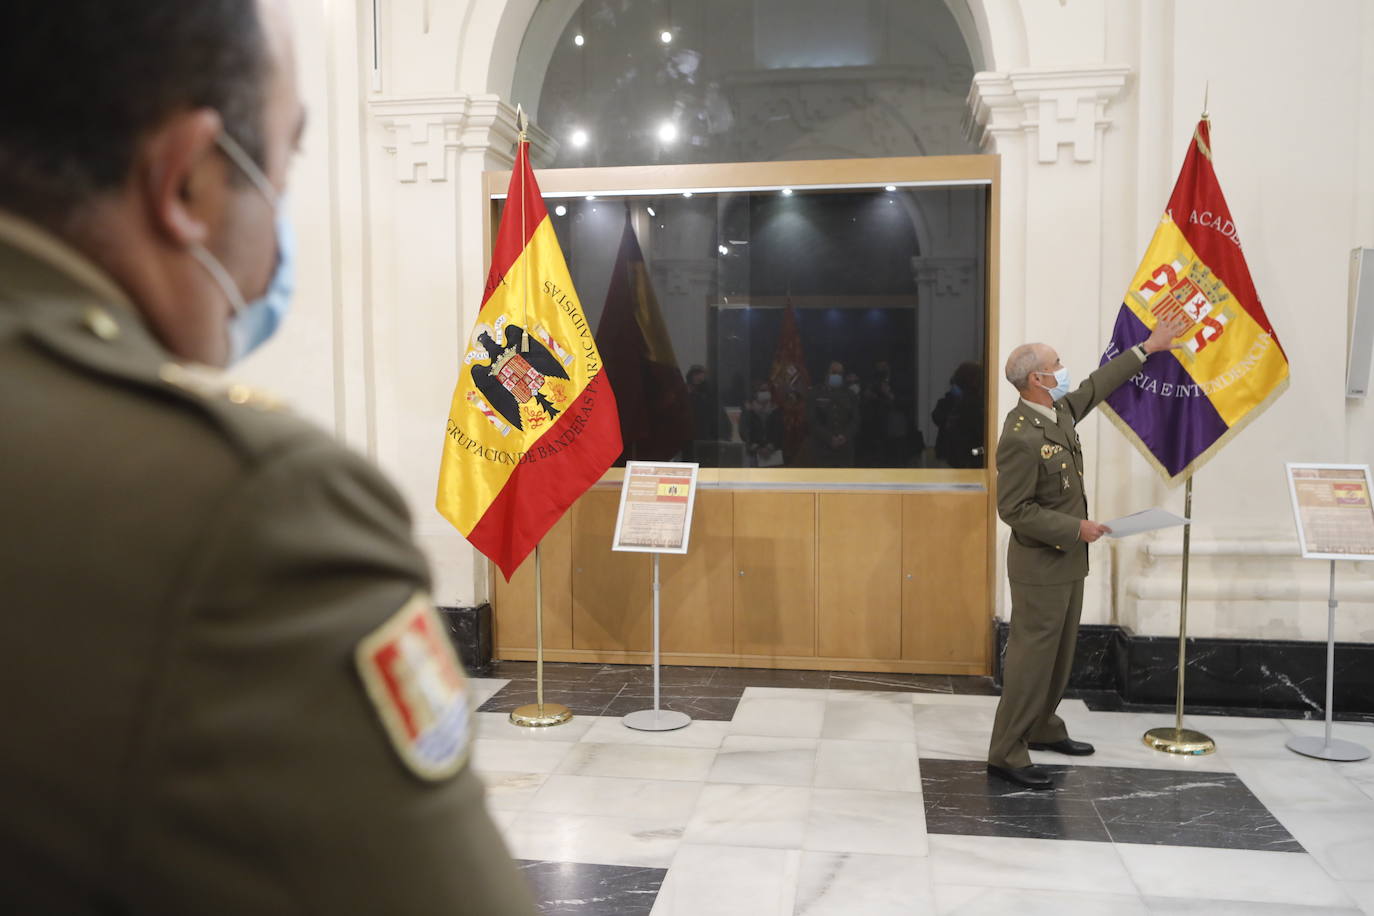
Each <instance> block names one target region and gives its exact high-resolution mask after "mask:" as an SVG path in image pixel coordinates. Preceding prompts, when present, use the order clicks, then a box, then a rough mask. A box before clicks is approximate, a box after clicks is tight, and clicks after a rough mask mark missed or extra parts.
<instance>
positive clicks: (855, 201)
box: [551, 184, 987, 468]
mask: <svg viewBox="0 0 1374 916" xmlns="http://www.w3.org/2000/svg"><path fill="white" fill-rule="evenodd" d="M559 203H560V205H562V206H565V207H566V212H565V213H564V214H563V215H561V216H560V215H557V213H558V209H557V208H556V207H555V209H554V210H553V214H554V215H552V216H551V219H552V221H553V224H554V228H555V231H556V232H557V234H558V237H559V241H560V243H561V244H562V246H563V250H564V252H565V254H566V256H567V259H568V264H569V269H570V270H571V272H572V277H573V282H574V284H575V286H576V288H577V291H578V294H579V297H580V299H581V301H582V304H583V307H584V309H585V310H586V313H587V316H588V320H589V322H590V323H591V325H592V326H593V327H594V328H595V329H596V338H597V343H598V346H599V347H600V349H601V353H602V357H603V359H604V360H605V363H606V371H607V377H608V378H609V380H610V382H611V385H612V387H613V389H614V390H615V392H616V398H617V401H618V403H619V404H620V411H621V423H622V435H623V438H624V441H625V454H624V456H623V459H660V460H661V459H670V458H680V459H682V460H687V461H697V462H699V463H700V464H701V465H702V466H704V467H757V468H780V467H787V468H836V467H841V468H843V467H853V468H917V467H956V468H977V467H982V466H983V457H982V455H981V448H982V445H983V441H982V439H983V426H984V417H985V411H986V404H985V400H986V393H985V392H984V390H983V388H984V386H983V371H984V370H983V367H982V358H983V352H984V338H985V333H986V297H985V288H986V280H985V273H986V260H985V244H986V242H985V239H986V213H987V188H986V187H985V186H981V185H965V186H948V187H906V188H904V187H900V186H896V190H894V191H891V192H889V191H887V190H886V189H885V188H884V186H883V185H882V184H878V185H877V186H876V187H873V188H860V189H852V188H851V189H843V190H817V189H806V188H798V189H796V190H795V193H793V194H791V195H783V194H782V193H781V189H777V190H770V191H751V192H734V191H724V192H707V191H698V192H697V193H696V194H695V195H694V196H692V197H690V198H689V197H684V196H682V195H680V194H671V195H664V196H609V195H607V194H605V193H601V194H599V195H598V198H597V199H596V200H586V199H583V198H582V197H577V196H572V197H567V198H563V199H561V200H560V201H559ZM651 213H652V215H651Z"/></svg>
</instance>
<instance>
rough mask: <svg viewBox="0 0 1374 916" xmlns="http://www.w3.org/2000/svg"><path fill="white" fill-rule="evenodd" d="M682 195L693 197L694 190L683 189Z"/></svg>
mask: <svg viewBox="0 0 1374 916" xmlns="http://www.w3.org/2000/svg"><path fill="white" fill-rule="evenodd" d="M682 196H683V197H691V196H692V192H691V191H683V192H682Z"/></svg>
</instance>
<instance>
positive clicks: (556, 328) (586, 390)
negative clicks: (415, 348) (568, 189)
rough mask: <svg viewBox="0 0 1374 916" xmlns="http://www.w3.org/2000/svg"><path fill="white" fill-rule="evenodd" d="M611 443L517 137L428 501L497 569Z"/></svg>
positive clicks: (514, 558) (614, 437)
mask: <svg viewBox="0 0 1374 916" xmlns="http://www.w3.org/2000/svg"><path fill="white" fill-rule="evenodd" d="M620 449H621V446H620V421H619V418H618V417H617V415H616V405H615V395H614V394H612V393H611V387H610V384H609V383H608V382H607V381H606V373H605V371H604V367H603V366H602V364H601V355H600V353H598V352H597V348H596V341H595V340H594V339H593V338H592V330H591V328H590V327H589V326H588V324H587V318H586V316H585V315H584V314H583V312H582V306H581V304H580V303H579V302H578V299H577V293H576V292H574V290H573V285H572V278H571V277H570V276H569V275H568V266H567V264H566V262H565V261H564V260H563V252H562V250H561V249H560V248H559V247H558V238H557V237H556V236H555V235H554V231H553V224H552V223H550V222H549V214H548V211H547V210H546V209H545V208H544V199H543V198H542V197H541V196H540V194H539V186H538V185H537V184H536V183H535V180H534V170H533V169H532V168H531V167H530V157H529V144H528V143H527V142H525V141H524V140H523V139H522V140H521V142H520V144H519V146H518V149H517V152H516V157H515V168H514V170H513V171H512V172H511V179H510V192H509V194H508V195H507V197H506V208H505V211H504V212H503V213H502V214H501V225H500V228H499V229H498V230H497V233H496V245H495V247H494V249H493V251H492V256H491V271H490V272H489V273H488V274H487V288H486V294H485V297H484V298H483V300H482V310H481V312H479V313H478V315H477V325H476V326H475V327H474V328H473V329H472V334H471V335H470V336H469V338H468V340H467V341H466V346H465V347H464V353H463V361H462V367H461V368H460V370H459V373H458V385H457V387H456V388H455V389H454V392H453V403H452V404H451V405H450V407H449V415H448V429H447V432H446V434H445V436H444V453H443V457H442V459H441V460H440V463H439V493H438V496H437V498H436V500H435V505H436V506H437V508H438V509H439V512H440V514H442V515H443V516H444V518H446V519H448V520H449V521H450V522H452V523H453V525H454V527H456V528H457V529H458V530H459V531H461V532H462V533H463V536H464V537H466V538H467V539H468V541H469V542H470V543H471V544H472V546H474V547H476V548H477V549H478V550H480V551H482V553H484V554H486V555H487V556H488V557H490V558H491V560H492V562H494V563H495V564H496V565H497V566H498V567H500V569H501V572H502V573H503V574H504V575H505V577H506V579H507V580H509V579H510V577H511V575H512V574H513V573H514V572H515V569H516V567H517V566H519V565H520V562H521V561H522V560H524V558H525V557H526V556H527V555H528V554H529V552H530V551H531V550H532V549H534V546H535V544H537V543H539V540H540V538H542V537H543V536H544V534H545V533H546V532H547V531H548V530H549V529H550V528H552V527H553V525H554V523H555V522H557V521H558V519H559V518H560V517H561V516H562V515H563V513H564V512H566V511H567V510H568V507H569V506H571V505H572V504H573V501H574V500H576V499H577V498H578V497H579V496H581V495H582V493H583V492H584V491H585V490H586V489H587V488H588V487H589V486H591V485H592V484H593V483H595V482H596V481H597V479H598V478H600V477H601V475H602V474H603V473H605V471H606V469H607V468H608V467H610V465H611V463H612V462H613V461H615V459H616V456H618V455H619V454H620Z"/></svg>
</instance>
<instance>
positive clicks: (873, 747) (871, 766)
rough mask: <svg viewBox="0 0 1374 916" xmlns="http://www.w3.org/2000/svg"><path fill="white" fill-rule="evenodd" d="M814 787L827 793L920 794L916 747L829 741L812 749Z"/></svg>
mask: <svg viewBox="0 0 1374 916" xmlns="http://www.w3.org/2000/svg"><path fill="white" fill-rule="evenodd" d="M815 784H816V785H817V786H821V787H824V788H830V789H887V790H891V791H895V792H919V791H920V790H921V773H920V766H919V764H918V763H917V760H916V745H914V744H910V743H907V744H901V743H898V742H895V741H832V740H829V739H821V742H820V744H819V745H818V746H817V748H816V779H815Z"/></svg>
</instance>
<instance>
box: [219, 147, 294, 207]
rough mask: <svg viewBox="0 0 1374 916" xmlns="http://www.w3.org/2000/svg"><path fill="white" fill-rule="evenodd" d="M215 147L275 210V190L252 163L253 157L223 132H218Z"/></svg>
mask: <svg viewBox="0 0 1374 916" xmlns="http://www.w3.org/2000/svg"><path fill="white" fill-rule="evenodd" d="M215 145H216V146H218V147H219V148H220V150H222V151H223V153H224V155H226V156H228V157H229V159H230V160H231V161H232V162H233V163H234V165H236V166H238V167H239V171H241V172H243V174H245V175H247V176H248V180H249V181H251V182H253V186H254V187H255V188H257V189H258V192H259V193H260V194H262V196H263V197H266V198H267V202H268V203H269V204H271V205H272V208H273V209H276V206H277V197H278V194H277V189H276V188H274V187H272V182H270V181H268V180H267V176H266V175H265V174H263V171H262V169H261V168H259V167H258V164H257V163H256V162H254V161H253V157H252V156H250V155H248V153H247V151H246V150H244V148H243V147H242V146H239V142H238V141H237V140H235V139H234V138H233V137H231V136H229V135H228V134H227V133H225V132H224V131H220V132H219V134H218V135H217V136H216V137H215Z"/></svg>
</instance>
